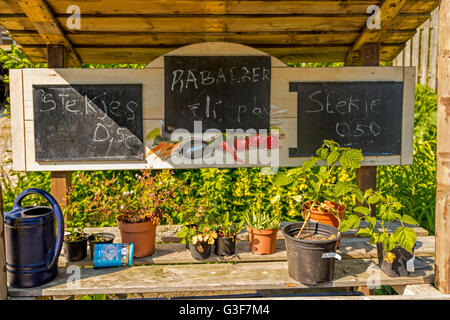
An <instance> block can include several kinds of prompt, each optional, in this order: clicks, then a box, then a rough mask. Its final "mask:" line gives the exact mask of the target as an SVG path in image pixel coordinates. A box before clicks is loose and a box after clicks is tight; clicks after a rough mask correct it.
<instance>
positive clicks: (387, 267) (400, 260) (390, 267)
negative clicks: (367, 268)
mask: <svg viewBox="0 0 450 320" xmlns="http://www.w3.org/2000/svg"><path fill="white" fill-rule="evenodd" d="M391 252H392V253H393V254H395V259H394V261H393V262H392V263H389V262H387V261H385V260H384V255H385V254H386V251H385V250H384V243H383V242H378V243H377V254H378V263H379V265H380V269H381V271H383V272H384V273H385V274H387V275H388V276H390V277H408V276H409V275H410V272H409V271H408V270H407V268H406V263H407V261H408V260H409V259H411V258H412V257H413V255H412V254H411V253H410V252H408V251H406V250H405V249H403V248H400V247H398V246H397V247H396V248H395V249H393V250H392V251H391ZM413 253H414V248H413Z"/></svg>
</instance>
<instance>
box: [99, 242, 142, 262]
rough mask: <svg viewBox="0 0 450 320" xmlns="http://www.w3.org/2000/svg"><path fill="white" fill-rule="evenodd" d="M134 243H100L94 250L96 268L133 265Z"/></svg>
mask: <svg viewBox="0 0 450 320" xmlns="http://www.w3.org/2000/svg"><path fill="white" fill-rule="evenodd" d="M133 253H134V243H99V244H96V245H95V248H94V268H108V267H123V266H127V265H128V266H132V265H133Z"/></svg>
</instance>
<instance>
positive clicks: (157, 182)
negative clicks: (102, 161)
mask: <svg viewBox="0 0 450 320" xmlns="http://www.w3.org/2000/svg"><path fill="white" fill-rule="evenodd" d="M136 179H137V181H136V183H135V184H134V185H133V188H134V189H133V190H130V191H128V190H124V186H121V185H120V184H118V183H112V185H111V187H110V188H105V190H103V191H102V192H103V195H102V196H101V198H102V199H103V201H104V205H103V206H99V207H98V208H97V209H96V210H97V211H98V214H105V215H110V216H113V217H116V220H117V225H118V228H119V230H120V237H121V241H122V242H124V243H134V255H133V256H134V257H136V258H141V257H145V256H148V255H152V254H153V253H154V252H155V242H156V227H157V225H158V223H159V222H160V221H161V220H162V219H163V218H167V219H168V221H169V222H171V219H170V215H171V213H172V212H174V211H176V210H178V209H179V208H180V206H179V205H178V204H177V203H176V201H175V199H176V197H175V194H176V192H177V190H178V189H179V188H180V187H181V184H180V182H179V181H178V180H177V179H175V178H174V177H173V173H172V172H171V171H168V170H161V171H158V172H157V173H154V172H152V171H151V170H142V171H141V174H140V175H139V174H136ZM113 181H116V180H115V179H114V178H113Z"/></svg>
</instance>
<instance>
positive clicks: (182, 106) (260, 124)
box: [164, 56, 271, 133]
mask: <svg viewBox="0 0 450 320" xmlns="http://www.w3.org/2000/svg"><path fill="white" fill-rule="evenodd" d="M270 59H271V58H270V57H269V56H165V57H164V65H165V107H164V111H165V116H164V128H165V131H166V132H169V133H170V132H172V131H174V130H175V129H186V130H188V131H189V132H194V121H201V125H202V131H203V132H204V131H206V130H207V129H218V130H220V131H222V132H225V131H226V129H243V130H247V129H255V130H259V129H266V130H269V125H270V79H271V60H270Z"/></svg>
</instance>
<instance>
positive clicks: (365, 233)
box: [356, 228, 372, 238]
mask: <svg viewBox="0 0 450 320" xmlns="http://www.w3.org/2000/svg"><path fill="white" fill-rule="evenodd" d="M356 235H358V236H359V237H361V238H369V237H370V236H371V235H372V229H370V228H362V229H359V230H358V232H356Z"/></svg>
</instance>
